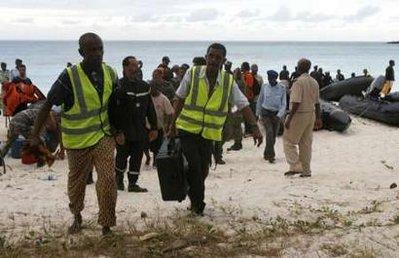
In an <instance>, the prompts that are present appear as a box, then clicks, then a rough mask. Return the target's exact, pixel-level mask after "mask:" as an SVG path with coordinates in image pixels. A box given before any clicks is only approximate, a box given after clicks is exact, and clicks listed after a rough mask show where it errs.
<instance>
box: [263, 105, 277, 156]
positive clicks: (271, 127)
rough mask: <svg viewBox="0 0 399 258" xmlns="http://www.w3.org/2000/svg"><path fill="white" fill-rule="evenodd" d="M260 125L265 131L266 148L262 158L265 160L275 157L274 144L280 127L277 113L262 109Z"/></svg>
mask: <svg viewBox="0 0 399 258" xmlns="http://www.w3.org/2000/svg"><path fill="white" fill-rule="evenodd" d="M262 123H263V126H264V127H265V131H266V147H265V151H264V153H263V156H264V157H265V158H266V159H270V158H274V157H275V156H276V154H275V152H274V144H275V143H276V137H277V133H278V130H279V127H280V118H279V117H278V116H277V112H273V111H269V110H265V109H263V110H262Z"/></svg>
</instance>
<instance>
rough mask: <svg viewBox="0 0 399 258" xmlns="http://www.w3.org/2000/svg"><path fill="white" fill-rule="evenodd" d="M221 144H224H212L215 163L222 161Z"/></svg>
mask: <svg viewBox="0 0 399 258" xmlns="http://www.w3.org/2000/svg"><path fill="white" fill-rule="evenodd" d="M223 144H224V142H214V144H213V157H214V158H215V161H216V160H222V159H223Z"/></svg>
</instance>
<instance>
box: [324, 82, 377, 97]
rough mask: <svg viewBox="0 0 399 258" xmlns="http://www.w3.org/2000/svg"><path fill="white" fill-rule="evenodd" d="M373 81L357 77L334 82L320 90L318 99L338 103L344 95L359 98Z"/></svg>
mask: <svg viewBox="0 0 399 258" xmlns="http://www.w3.org/2000/svg"><path fill="white" fill-rule="evenodd" d="M373 80H374V78H373V77H365V76H359V77H355V78H350V79H347V80H344V81H340V82H334V83H332V84H330V85H328V86H326V87H324V88H322V89H321V90H320V97H321V98H322V99H324V100H327V101H339V100H340V99H341V98H342V97H343V96H345V95H355V96H361V95H362V91H366V90H367V88H368V87H369V86H370V84H371V83H372V82H373Z"/></svg>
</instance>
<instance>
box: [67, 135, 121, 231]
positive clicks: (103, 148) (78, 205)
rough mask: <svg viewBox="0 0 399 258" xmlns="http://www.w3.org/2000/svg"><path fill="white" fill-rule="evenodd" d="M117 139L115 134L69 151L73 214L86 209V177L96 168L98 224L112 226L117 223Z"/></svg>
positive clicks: (70, 195) (69, 177) (69, 183)
mask: <svg viewBox="0 0 399 258" xmlns="http://www.w3.org/2000/svg"><path fill="white" fill-rule="evenodd" d="M114 151H115V141H114V139H113V138H112V137H104V138H102V139H101V140H100V141H99V142H98V143H97V144H96V145H94V146H93V147H89V148H86V149H82V150H67V155H68V165H69V174H68V197H69V208H70V210H71V212H72V214H74V215H76V214H78V213H80V212H81V211H82V210H83V208H84V198H85V192H86V180H87V177H88V175H89V173H90V172H91V171H92V169H93V167H95V168H96V171H97V183H96V191H97V200H98V207H99V210H100V211H99V215H98V224H100V225H101V226H103V227H112V226H115V224H116V216H115V206H116V196H117V192H116V191H117V190H116V182H115V159H114Z"/></svg>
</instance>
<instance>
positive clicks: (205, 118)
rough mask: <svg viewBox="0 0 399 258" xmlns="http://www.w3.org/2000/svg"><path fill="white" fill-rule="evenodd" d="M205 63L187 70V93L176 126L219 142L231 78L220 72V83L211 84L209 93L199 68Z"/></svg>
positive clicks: (226, 111) (230, 87) (201, 68)
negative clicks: (188, 74) (188, 71)
mask: <svg viewBox="0 0 399 258" xmlns="http://www.w3.org/2000/svg"><path fill="white" fill-rule="evenodd" d="M205 69H206V66H195V67H193V68H192V70H191V75H192V76H191V83H190V89H189V94H188V96H187V98H186V100H185V104H184V107H183V110H182V112H181V114H180V115H179V118H178V120H177V121H176V126H177V128H178V129H182V130H185V131H188V132H191V133H194V134H201V135H202V136H203V137H204V138H206V139H210V140H215V141H220V140H221V134H222V129H223V126H224V122H225V120H226V116H227V113H228V101H229V98H230V95H231V90H232V85H233V78H232V76H231V75H230V74H227V73H225V72H224V71H221V79H222V82H223V83H222V85H218V84H217V85H215V88H214V89H213V92H212V94H211V96H209V93H208V91H209V89H208V87H207V85H206V81H205V78H201V77H200V74H201V71H202V72H204V70H205Z"/></svg>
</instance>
